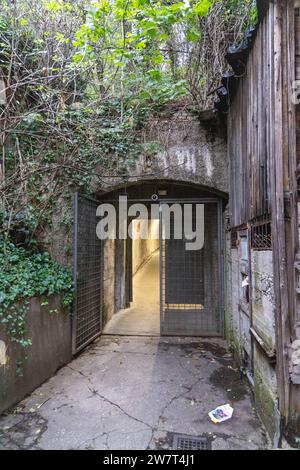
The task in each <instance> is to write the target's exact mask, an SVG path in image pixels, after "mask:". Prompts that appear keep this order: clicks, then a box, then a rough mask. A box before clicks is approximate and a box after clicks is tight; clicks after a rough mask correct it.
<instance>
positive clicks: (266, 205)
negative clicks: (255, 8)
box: [228, 11, 274, 227]
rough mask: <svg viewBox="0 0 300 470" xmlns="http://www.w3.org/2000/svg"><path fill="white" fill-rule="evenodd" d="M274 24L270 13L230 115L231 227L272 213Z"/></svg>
mask: <svg viewBox="0 0 300 470" xmlns="http://www.w3.org/2000/svg"><path fill="white" fill-rule="evenodd" d="M273 36H274V25H273V22H272V21H270V11H269V12H268V14H267V15H266V16H265V18H264V19H263V21H262V23H261V25H260V27H259V30H258V33H257V36H256V39H255V42H254V45H253V48H252V50H251V52H250V55H249V59H248V63H247V71H246V74H245V76H244V77H243V78H241V79H240V83H239V87H238V91H237V93H236V95H235V97H234V99H233V100H232V102H231V104H230V112H229V115H228V155H229V160H230V173H231V181H232V182H233V184H232V186H231V191H230V201H231V207H230V212H231V226H232V227H235V226H239V225H242V224H244V223H247V222H248V221H250V220H252V219H254V218H255V217H258V216H261V215H264V214H268V213H269V212H270V209H271V208H270V183H269V178H268V172H269V166H270V151H271V148H270V146H271V140H272V136H273V132H274V128H273V125H274V123H273V122H272V119H271V116H272V107H273V102H272V99H271V96H270V93H271V88H270V84H271V81H272V76H273V72H274V64H273V61H274V58H273V56H274V50H273V48H274V45H273Z"/></svg>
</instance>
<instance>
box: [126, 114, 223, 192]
mask: <svg viewBox="0 0 300 470" xmlns="http://www.w3.org/2000/svg"><path fill="white" fill-rule="evenodd" d="M213 120H214V123H215V122H216V117H214V118H213ZM210 125H211V124H205V123H201V122H200V120H199V118H198V117H196V116H195V115H192V114H191V113H190V112H188V111H187V110H186V108H184V107H178V108H170V109H166V110H165V112H164V113H163V112H162V113H161V115H160V117H159V118H158V119H156V120H152V121H151V123H150V124H149V126H148V127H147V129H146V130H145V137H144V139H145V141H146V142H153V143H156V144H157V151H155V152H153V153H151V152H148V153H147V152H145V153H144V154H143V155H141V157H140V159H139V161H138V164H137V167H136V169H135V172H136V173H137V174H141V173H142V174H147V173H151V174H152V175H153V176H152V177H154V178H156V179H161V178H167V179H172V180H177V181H190V182H193V183H199V184H201V185H203V186H208V187H211V188H214V189H217V190H220V191H223V192H227V191H228V164H227V151H226V144H225V142H224V139H223V138H222V137H220V136H219V135H218V134H217V133H216V132H215V130H213V129H212V128H211V127H210Z"/></svg>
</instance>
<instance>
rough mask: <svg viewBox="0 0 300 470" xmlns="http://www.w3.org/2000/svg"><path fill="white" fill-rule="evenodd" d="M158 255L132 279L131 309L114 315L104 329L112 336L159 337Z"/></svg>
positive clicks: (155, 254)
mask: <svg viewBox="0 0 300 470" xmlns="http://www.w3.org/2000/svg"><path fill="white" fill-rule="evenodd" d="M159 315H160V313H159V253H158V252H156V253H154V255H153V256H152V257H151V258H150V260H149V261H148V262H147V263H145V264H144V265H143V266H142V267H141V268H140V269H139V270H138V272H137V273H136V275H135V276H134V277H133V302H132V304H131V307H130V308H128V309H126V310H121V311H120V312H118V313H115V314H114V315H113V317H112V319H111V320H110V321H109V322H108V323H107V325H106V326H105V328H104V333H106V334H113V335H151V336H155V335H159V334H160V317H159Z"/></svg>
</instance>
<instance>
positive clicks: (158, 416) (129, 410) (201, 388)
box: [0, 336, 266, 450]
mask: <svg viewBox="0 0 300 470" xmlns="http://www.w3.org/2000/svg"><path fill="white" fill-rule="evenodd" d="M225 403H230V404H231V405H232V406H233V408H234V414H233V417H232V418H231V419H230V420H228V421H226V422H224V423H221V424H218V425H216V424H213V423H212V422H211V421H210V420H209V417H208V415H207V414H208V412H209V411H210V410H212V409H213V408H214V407H216V406H218V405H222V404H225ZM174 433H182V434H185V435H190V436H205V437H207V438H208V442H209V444H210V445H211V448H212V449H253V450H254V449H260V448H266V440H265V436H264V432H263V430H262V429H261V426H260V423H259V421H258V419H257V416H256V414H255V410H254V408H253V404H252V401H251V393H250V390H249V388H248V385H247V383H246V381H245V379H244V377H242V376H241V374H240V372H239V370H237V368H236V367H235V365H234V363H233V362H232V358H231V355H230V354H229V352H228V351H227V349H226V343H225V342H224V341H222V340H209V341H208V340H203V341H201V340H199V339H195V338H194V339H193V338H184V339H180V338H159V337H156V338H155V337H129V336H127V337H126V336H124V337H114V336H103V337H102V338H100V339H99V340H98V341H96V342H95V343H93V345H92V346H90V347H89V348H88V349H86V350H85V351H84V352H83V353H82V354H81V355H80V356H79V357H78V358H76V359H74V360H73V361H72V362H71V363H70V364H69V365H68V366H66V367H64V368H62V369H61V370H59V371H58V372H57V374H56V375H55V376H54V377H52V378H51V379H50V380H48V381H47V382H45V383H44V384H43V385H42V386H41V387H39V388H38V389H37V390H36V391H35V392H34V393H32V394H31V395H30V396H29V397H28V398H26V399H25V400H23V401H22V402H21V403H20V404H19V405H18V406H17V407H16V408H15V409H14V410H11V412H10V413H7V414H6V415H5V416H3V417H1V418H0V448H1V449H109V450H115V449H170V448H172V445H173V436H174Z"/></svg>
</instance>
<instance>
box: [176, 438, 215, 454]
mask: <svg viewBox="0 0 300 470" xmlns="http://www.w3.org/2000/svg"><path fill="white" fill-rule="evenodd" d="M172 448H173V449H174V450H210V449H211V446H210V442H209V440H208V438H207V437H194V436H187V435H186V434H174V435H173V445H172Z"/></svg>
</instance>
